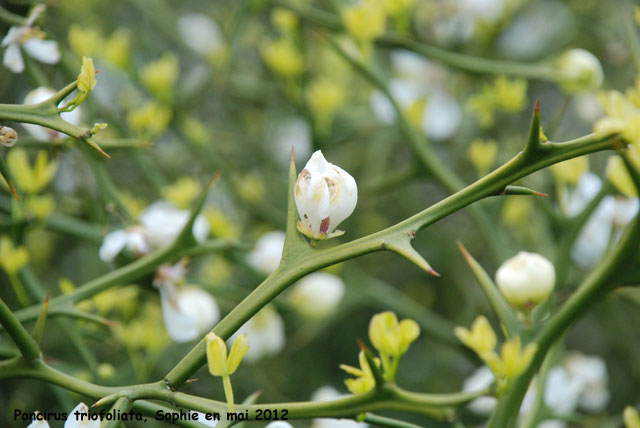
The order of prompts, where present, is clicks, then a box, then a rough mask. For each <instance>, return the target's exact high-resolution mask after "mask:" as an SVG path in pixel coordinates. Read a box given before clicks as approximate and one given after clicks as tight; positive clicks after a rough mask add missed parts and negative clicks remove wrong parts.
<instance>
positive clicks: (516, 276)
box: [496, 251, 556, 309]
mask: <svg viewBox="0 0 640 428" xmlns="http://www.w3.org/2000/svg"><path fill="white" fill-rule="evenodd" d="M555 281H556V272H555V268H554V267H553V264H551V262H550V261H549V260H547V259H546V258H544V257H543V256H541V255H540V254H536V253H527V252H525V251H521V252H520V253H518V254H517V255H516V256H515V257H512V258H510V259H509V260H507V261H505V262H504V263H503V264H502V266H500V268H499V269H498V272H496V283H497V284H498V288H500V291H501V292H502V294H503V295H504V296H505V298H506V299H507V300H508V301H509V303H511V305H513V306H514V307H516V308H519V309H530V308H531V307H532V306H535V305H537V304H538V303H540V302H542V301H543V300H545V299H546V298H547V297H548V296H549V294H550V293H551V291H552V290H553V287H554V285H555Z"/></svg>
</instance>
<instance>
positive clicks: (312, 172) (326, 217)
mask: <svg viewBox="0 0 640 428" xmlns="http://www.w3.org/2000/svg"><path fill="white" fill-rule="evenodd" d="M295 200H296V206H297V207H298V214H299V215H300V221H299V222H298V230H299V231H300V232H301V233H303V234H304V235H306V236H308V237H309V238H311V239H328V238H333V237H335V236H340V235H342V234H343V233H344V232H342V231H336V232H334V230H335V228H336V226H338V225H339V224H340V223H341V222H342V221H343V220H344V219H346V218H347V217H349V216H350V215H351V213H352V212H353V210H354V209H355V207H356V203H357V202H358V187H357V186H356V181H355V180H354V179H353V177H352V176H351V175H349V173H348V172H346V171H345V170H343V169H342V168H340V167H338V166H335V165H333V164H331V163H329V162H327V160H326V159H325V158H324V156H323V155H322V152H321V151H320V150H318V151H317V152H315V153H314V154H313V155H312V156H311V159H309V162H307V164H306V165H305V167H304V169H303V170H302V171H301V172H300V175H298V180H297V181H296V186H295Z"/></svg>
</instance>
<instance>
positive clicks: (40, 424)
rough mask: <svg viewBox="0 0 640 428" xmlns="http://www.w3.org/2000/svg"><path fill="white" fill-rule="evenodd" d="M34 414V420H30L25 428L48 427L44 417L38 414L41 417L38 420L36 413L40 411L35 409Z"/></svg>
mask: <svg viewBox="0 0 640 428" xmlns="http://www.w3.org/2000/svg"><path fill="white" fill-rule="evenodd" d="M34 414H35V416H36V420H34V421H33V422H31V423H30V424H29V425H28V426H27V428H50V427H49V422H47V421H46V419H44V417H42V416H40V417H41V418H42V420H38V419H37V418H38V415H39V414H40V412H38V411H35V412H34Z"/></svg>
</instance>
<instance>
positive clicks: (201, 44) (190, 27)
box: [178, 13, 224, 57]
mask: <svg viewBox="0 0 640 428" xmlns="http://www.w3.org/2000/svg"><path fill="white" fill-rule="evenodd" d="M178 33H179V34H180V37H181V38H182V40H183V41H184V43H185V44H186V45H187V46H189V47H190V48H191V49H193V50H194V51H196V52H198V53H199V54H200V55H203V56H205V57H209V56H211V55H213V54H216V53H217V52H219V51H220V50H221V49H222V48H223V47H224V39H223V37H222V31H220V27H219V26H218V24H216V23H215V22H214V21H212V20H211V19H210V18H209V17H208V16H207V15H204V14H202V13H187V14H185V15H182V16H181V17H180V18H178Z"/></svg>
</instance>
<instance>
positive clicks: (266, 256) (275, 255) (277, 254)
mask: <svg viewBox="0 0 640 428" xmlns="http://www.w3.org/2000/svg"><path fill="white" fill-rule="evenodd" d="M284 238H285V234H284V232H282V231H279V230H277V231H273V232H268V233H265V234H264V235H262V236H261V237H260V239H258V242H256V245H255V247H254V248H253V250H251V251H250V252H249V254H247V263H249V265H251V267H253V268H254V269H256V270H259V271H261V272H263V273H265V274H267V275H269V274H271V273H273V272H274V271H275V270H276V269H277V268H278V266H279V265H280V259H281V257H282V250H283V248H284Z"/></svg>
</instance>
